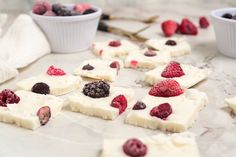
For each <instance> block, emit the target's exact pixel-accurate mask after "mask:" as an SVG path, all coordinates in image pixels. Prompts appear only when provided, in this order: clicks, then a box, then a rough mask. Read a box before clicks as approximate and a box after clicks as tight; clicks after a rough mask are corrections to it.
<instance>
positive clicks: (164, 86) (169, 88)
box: [149, 79, 184, 97]
mask: <svg viewBox="0 0 236 157" xmlns="http://www.w3.org/2000/svg"><path fill="white" fill-rule="evenodd" d="M183 93H184V90H183V89H182V88H181V87H180V85H179V83H178V82H177V81H175V80H173V79H166V80H164V81H161V82H160V83H157V84H156V85H154V86H153V87H152V88H151V90H150V91H149V95H152V96H156V97H173V96H178V95H180V94H183Z"/></svg>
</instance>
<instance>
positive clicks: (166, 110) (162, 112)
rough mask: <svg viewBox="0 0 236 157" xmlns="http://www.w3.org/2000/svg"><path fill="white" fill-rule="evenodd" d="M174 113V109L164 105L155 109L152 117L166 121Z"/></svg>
mask: <svg viewBox="0 0 236 157" xmlns="http://www.w3.org/2000/svg"><path fill="white" fill-rule="evenodd" d="M171 113H172V108H171V106H170V104H169V103H163V104H160V105H158V106H156V107H153V108H152V110H151V111H150V115H151V116H155V117H157V118H161V119H163V120H165V119H166V118H167V117H168V116H169V115H170V114H171Z"/></svg>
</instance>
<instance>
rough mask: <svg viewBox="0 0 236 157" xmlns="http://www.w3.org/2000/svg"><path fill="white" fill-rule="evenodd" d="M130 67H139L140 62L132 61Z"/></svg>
mask: <svg viewBox="0 0 236 157" xmlns="http://www.w3.org/2000/svg"><path fill="white" fill-rule="evenodd" d="M130 65H131V68H134V69H135V68H137V66H138V61H136V60H132V61H130Z"/></svg>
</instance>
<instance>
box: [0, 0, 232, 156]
mask: <svg viewBox="0 0 236 157" xmlns="http://www.w3.org/2000/svg"><path fill="white" fill-rule="evenodd" d="M206 1H207V0H206ZM4 2H6V3H7V4H8V5H11V4H13V3H12V2H10V1H4ZM151 2H153V1H148V2H147V5H134V6H131V4H129V5H128V6H123V7H120V6H115V5H112V4H115V3H113V2H112V1H111V0H103V1H102V3H101V6H103V8H104V10H105V11H106V12H109V13H112V14H113V15H117V16H130V17H140V18H145V17H148V16H150V15H160V18H159V22H158V23H156V24H153V25H152V26H150V28H149V29H147V30H145V31H144V32H141V33H140V35H141V36H143V37H146V38H160V37H162V33H161V29H160V22H161V21H163V20H166V19H169V18H171V19H175V20H177V21H180V20H181V19H182V18H183V17H188V18H190V19H191V20H193V21H194V23H195V24H197V23H198V18H199V16H202V15H206V16H207V17H209V13H210V11H211V10H213V9H216V8H220V7H228V6H232V3H234V1H230V0H228V1H227V3H213V1H208V2H210V3H204V5H203V3H199V2H196V1H195V2H190V1H188V2H187V1H184V2H186V3H176V4H175V5H172V2H173V1H169V0H166V1H165V2H164V1H161V0H160V1H158V2H157V3H155V4H156V5H148V3H151ZM201 2H205V1H204V0H201ZM217 2H220V1H217ZM116 3H118V2H116ZM123 3H125V1H123ZM127 3H131V1H129V2H127ZM138 3H141V1H137V4H138ZM191 3H194V4H191ZM0 4H2V3H1V0H0ZM14 4H15V3H14ZM27 4H28V3H27ZM108 4H109V5H111V6H109V7H105V6H106V5H108ZM4 5H5V4H4ZM1 7H2V5H1ZM12 17H13V16H12ZM109 24H110V25H115V26H118V27H120V28H122V29H125V30H129V31H137V30H139V29H140V28H142V27H145V26H146V25H147V24H142V23H137V22H127V21H112V22H109ZM179 37H180V36H179ZM181 37H183V36H181ZM184 37H185V38H186V39H187V40H188V41H189V42H190V44H191V46H192V52H193V53H192V54H191V55H188V56H183V57H178V58H174V59H175V60H178V61H180V62H183V63H191V64H193V65H195V66H198V67H201V68H207V69H209V71H210V74H209V77H208V79H207V80H205V81H203V82H201V83H199V84H198V85H196V86H195V87H194V88H197V89H199V90H201V91H204V92H206V93H207V95H208V97H209V104H208V105H207V106H206V107H205V108H204V109H203V110H202V111H201V112H200V115H199V118H198V120H197V121H196V123H195V124H194V126H193V128H191V129H190V130H189V131H192V132H194V133H195V134H196V135H197V143H198V146H199V149H200V152H201V155H202V157H216V156H217V157H234V156H235V154H236V148H235V147H236V134H235V130H236V119H235V116H234V115H232V114H231V112H230V110H229V109H228V108H227V107H226V105H225V104H224V98H227V97H231V96H236V70H235V67H236V60H235V59H231V58H228V57H225V56H223V55H221V54H220V53H219V52H218V50H217V48H216V43H215V36H214V31H213V27H212V26H210V27H209V28H208V29H206V30H203V29H199V34H198V35H197V36H184ZM110 38H114V39H120V38H121V37H119V36H115V35H112V34H108V33H101V32H98V33H97V35H96V38H95V41H103V40H107V39H110ZM94 57H95V56H94V55H93V54H92V53H91V52H90V51H86V52H82V53H77V54H68V55H65V54H51V55H47V56H45V57H43V58H41V59H40V60H38V61H37V62H35V63H33V64H31V65H29V66H28V67H26V68H24V69H21V70H20V75H19V76H17V78H15V79H13V80H10V81H8V82H7V83H5V84H3V85H1V86H0V89H3V88H12V89H15V85H14V84H15V83H16V82H17V81H19V80H21V79H23V78H27V77H30V76H33V75H36V74H38V73H41V72H43V71H44V70H45V69H46V68H47V67H48V66H49V65H51V64H54V65H57V66H59V67H63V68H64V69H65V70H66V71H68V72H72V71H73V70H74V69H75V68H76V67H77V66H78V65H79V63H81V62H82V61H83V60H85V59H88V58H94ZM142 79H143V72H142V71H134V70H131V69H124V70H122V71H121V73H120V75H119V78H118V80H117V81H116V82H115V84H116V85H121V86H125V87H132V88H133V89H134V90H135V93H136V97H137V99H141V98H142V97H143V96H144V95H145V93H147V91H148V89H149V88H150V87H148V86H146V85H145V84H143V82H142ZM65 97H66V96H65ZM126 115H127V113H124V114H122V115H121V116H120V117H118V118H117V119H116V120H114V121H105V120H101V119H98V118H94V117H88V116H85V115H82V114H79V113H72V112H70V111H69V110H68V108H65V109H64V110H63V112H62V113H61V114H60V115H59V116H58V117H57V118H56V119H54V120H52V122H51V123H49V124H48V125H46V126H45V127H43V128H40V129H38V130H36V131H34V132H32V131H28V130H25V129H21V128H17V127H15V126H12V125H7V124H2V123H0V134H1V135H2V136H1V141H2V142H0V147H1V150H0V156H3V157H4V156H11V157H18V156H19V154H21V156H24V157H31V156H35V157H39V156H45V157H49V154H50V156H60V157H68V156H70V157H78V156H81V157H98V154H99V151H100V150H101V145H102V139H103V138H122V137H131V136H132V137H133V136H139V137H143V136H150V135H155V134H157V133H160V131H153V130H148V129H143V128H139V127H133V126H130V125H126V124H124V123H123V120H124V118H125V116H126ZM16 139H17V140H16ZM9 145H10V146H11V147H9ZM25 148H28V149H27V151H22V150H23V149H25ZM42 149H43V150H44V151H43V152H42V151H41V150H42Z"/></svg>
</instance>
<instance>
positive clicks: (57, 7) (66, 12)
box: [52, 4, 72, 16]
mask: <svg viewBox="0 0 236 157" xmlns="http://www.w3.org/2000/svg"><path fill="white" fill-rule="evenodd" d="M52 11H53V12H54V13H56V14H57V16H72V11H71V10H70V9H69V8H67V7H66V6H64V5H61V4H53V5H52Z"/></svg>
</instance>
